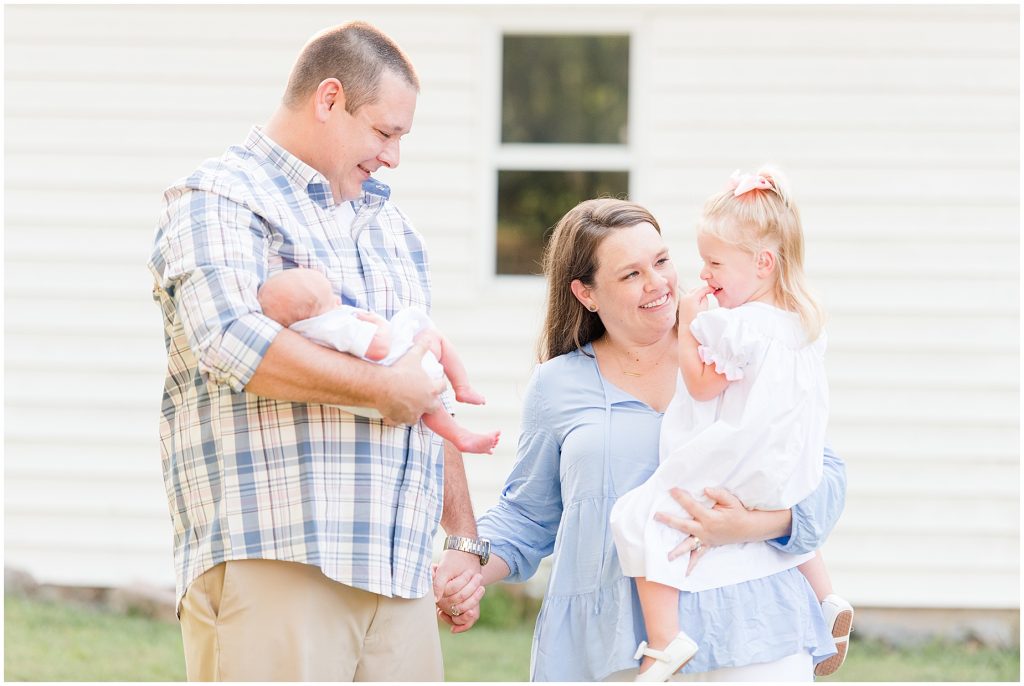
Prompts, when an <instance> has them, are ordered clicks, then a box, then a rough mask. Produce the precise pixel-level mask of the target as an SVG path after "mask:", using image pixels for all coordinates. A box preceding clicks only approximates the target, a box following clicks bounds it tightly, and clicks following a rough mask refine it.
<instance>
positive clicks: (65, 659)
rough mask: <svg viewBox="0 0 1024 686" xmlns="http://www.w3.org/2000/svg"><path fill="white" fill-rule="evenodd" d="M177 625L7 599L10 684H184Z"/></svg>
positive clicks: (7, 678)
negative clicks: (120, 682) (104, 682)
mask: <svg viewBox="0 0 1024 686" xmlns="http://www.w3.org/2000/svg"><path fill="white" fill-rule="evenodd" d="M184 679H185V660H184V658H183V657H182V649H181V631H180V630H179V629H178V627H177V625H175V624H169V623H167V622H158V621H153V620H150V619H146V618H144V617H131V616H125V615H117V614H111V613H108V612H102V611H100V610H97V609H95V608H92V607H86V606H78V605H72V604H69V603H51V602H44V601H40V600H26V599H25V598H19V597H16V596H11V595H5V596H4V680H5V681H183V680H184Z"/></svg>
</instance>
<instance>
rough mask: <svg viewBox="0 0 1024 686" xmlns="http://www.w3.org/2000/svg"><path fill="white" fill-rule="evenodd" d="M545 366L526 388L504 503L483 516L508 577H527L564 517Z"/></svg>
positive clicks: (483, 528) (482, 531) (484, 531)
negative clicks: (543, 381)
mask: <svg viewBox="0 0 1024 686" xmlns="http://www.w3.org/2000/svg"><path fill="white" fill-rule="evenodd" d="M541 372H542V368H541V367H538V368H537V370H535V371H534V375H533V378H532V379H531V380H530V384H529V386H528V388H527V391H526V397H525V400H524V403H523V404H524V409H523V425H522V431H521V433H520V437H519V445H518V448H517V450H516V462H515V465H514V466H513V468H512V471H511V473H510V474H509V476H508V479H507V480H506V481H505V486H504V488H503V489H502V493H501V498H500V499H499V501H498V504H497V505H495V506H494V507H493V508H491V509H490V510H488V511H487V512H486V513H485V514H484V515H483V516H482V517H480V519H479V520H478V521H477V530H478V535H479V536H480V537H482V538H486V539H488V540H490V542H491V552H492V553H493V554H494V555H497V556H498V557H500V558H501V559H502V560H504V561H505V562H506V563H507V564H508V567H509V570H510V571H511V574H510V575H509V577H508V579H507V580H508V581H515V582H520V581H526V580H527V579H529V578H530V577H531V576H533V575H534V573H536V571H537V568H538V566H539V565H540V562H541V560H543V559H544V558H545V557H547V556H548V555H550V554H551V552H552V550H553V549H554V545H555V535H556V533H557V532H558V524H559V521H560V520H561V517H562V493H561V488H560V483H561V482H560V480H559V473H558V472H559V460H560V457H561V445H560V444H559V442H558V441H557V440H556V438H555V436H554V435H553V432H552V430H551V426H550V417H551V413H550V412H549V411H548V410H547V408H546V407H545V403H544V394H543V393H542V392H541V390H540V386H541V382H540V376H541Z"/></svg>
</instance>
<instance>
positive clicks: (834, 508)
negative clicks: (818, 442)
mask: <svg viewBox="0 0 1024 686" xmlns="http://www.w3.org/2000/svg"><path fill="white" fill-rule="evenodd" d="M823 467H824V468H823V469H822V473H821V482H820V483H819V484H818V487H817V488H816V489H815V490H814V492H813V493H811V494H810V495H809V496H807V497H806V498H804V499H803V500H801V501H800V502H799V503H797V504H796V505H794V506H793V509H792V512H793V526H792V529H791V531H790V534H789V536H784V537H782V538H776V539H774V540H771V541H768V544H769V545H772V546H775V547H776V548H778V549H779V550H781V551H783V552H786V553H792V554H794V555H795V554H799V553H810V552H813V551H815V550H817V549H818V548H820V547H821V546H822V545H823V544H824V543H825V539H827V538H828V536H829V534H830V533H832V529H833V527H835V525H836V522H837V521H839V515H841V514H842V513H843V506H844V505H845V504H846V463H845V462H843V460H842V458H840V457H839V456H838V455H836V453H835V451H833V450H832V446H831V445H829V444H828V443H827V442H826V443H825V455H824V464H823Z"/></svg>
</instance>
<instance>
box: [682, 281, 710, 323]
mask: <svg viewBox="0 0 1024 686" xmlns="http://www.w3.org/2000/svg"><path fill="white" fill-rule="evenodd" d="M713 292H714V290H713V289H712V288H710V287H708V286H707V285H704V286H702V287H700V288H695V289H693V290H692V291H688V292H687V291H682V290H680V293H679V323H680V324H681V325H683V326H689V325H690V322H692V321H693V319H694V317H696V316H697V313H698V312H702V311H704V310H706V309H708V298H707V296H708V295H709V294H710V293H713Z"/></svg>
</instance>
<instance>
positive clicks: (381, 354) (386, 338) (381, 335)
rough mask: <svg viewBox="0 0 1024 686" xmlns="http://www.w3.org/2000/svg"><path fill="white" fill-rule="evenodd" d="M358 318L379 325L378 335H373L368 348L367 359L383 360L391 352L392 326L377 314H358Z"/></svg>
mask: <svg viewBox="0 0 1024 686" xmlns="http://www.w3.org/2000/svg"><path fill="white" fill-rule="evenodd" d="M356 317H358V318H359V319H362V320H363V321H364V322H370V323H371V324H376V325H377V333H375V334H374V335H373V338H372V339H371V340H370V345H369V346H368V347H367V348H366V359H368V360H373V361H375V362H376V361H377V360H383V359H384V358H385V357H387V356H388V352H390V351H391V324H389V323H388V320H387V319H384V317H381V316H380V315H379V314H377V313H375V312H357V313H356Z"/></svg>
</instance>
